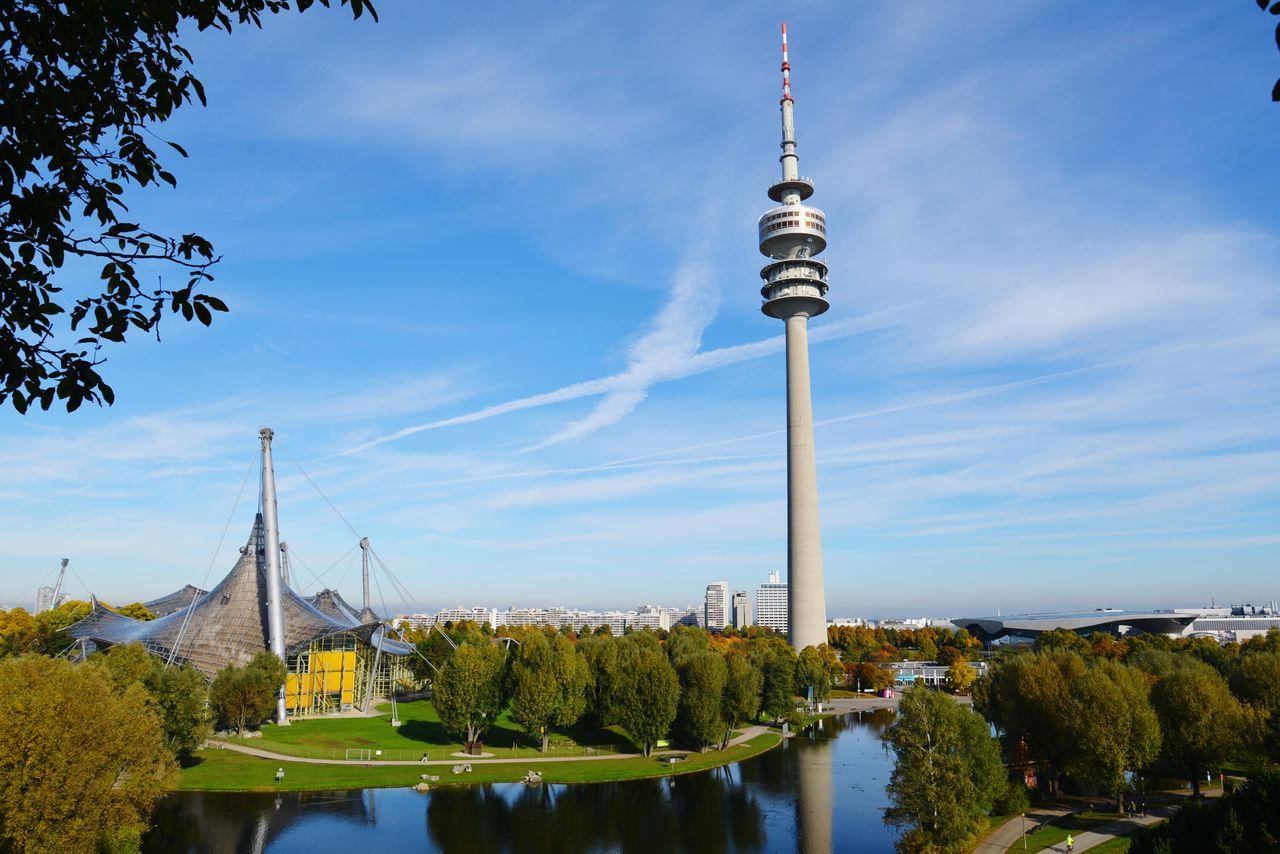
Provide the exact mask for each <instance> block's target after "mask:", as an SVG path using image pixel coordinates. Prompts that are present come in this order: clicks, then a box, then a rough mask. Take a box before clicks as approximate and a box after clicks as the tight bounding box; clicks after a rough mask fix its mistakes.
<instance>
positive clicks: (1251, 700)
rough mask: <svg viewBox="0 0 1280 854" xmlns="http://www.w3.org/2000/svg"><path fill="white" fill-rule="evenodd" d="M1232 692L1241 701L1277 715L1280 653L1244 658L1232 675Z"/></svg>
mask: <svg viewBox="0 0 1280 854" xmlns="http://www.w3.org/2000/svg"><path fill="white" fill-rule="evenodd" d="M1231 690H1232V692H1233V693H1234V694H1235V695H1236V696H1237V697H1239V698H1240V699H1241V701H1243V702H1245V703H1248V704H1250V705H1251V706H1255V707H1257V708H1259V709H1265V710H1267V711H1269V712H1271V713H1272V714H1275V712H1276V710H1278V709H1280V653H1276V652H1255V653H1251V654H1249V655H1245V656H1244V657H1242V658H1241V659H1240V664H1239V665H1238V666H1237V667H1236V670H1235V672H1234V673H1232V674H1231Z"/></svg>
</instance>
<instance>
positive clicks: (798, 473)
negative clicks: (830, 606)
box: [759, 23, 829, 651]
mask: <svg viewBox="0 0 1280 854" xmlns="http://www.w3.org/2000/svg"><path fill="white" fill-rule="evenodd" d="M780 103H781V107H782V156H781V157H780V158H779V160H780V161H781V163H782V178H781V180H779V181H777V182H776V183H775V184H774V185H773V186H772V187H770V188H769V198H770V199H772V200H773V201H775V202H778V205H777V207H773V208H770V209H769V210H767V211H765V212H764V214H763V215H762V216H761V217H760V221H759V236H760V252H761V254H763V255H765V256H767V257H768V258H770V259H771V260H770V261H769V263H767V264H765V266H764V268H763V269H762V270H761V271H760V278H761V279H763V280H764V286H763V287H762V288H761V289H760V295H761V296H762V297H764V303H763V305H762V306H761V310H762V311H763V312H764V313H765V314H767V315H769V316H770V317H776V318H778V319H779V320H782V321H785V322H786V333H787V583H788V591H787V592H788V597H787V598H788V603H787V604H788V611H789V622H788V633H789V638H788V640H789V641H790V643H791V646H792V647H794V648H795V649H796V650H797V651H799V650H801V649H804V648H805V647H806V646H818V645H820V644H824V643H826V642H827V606H826V592H825V589H824V583H823V577H822V534H821V529H820V526H819V520H818V481H817V473H816V463H815V459H814V449H813V403H812V400H811V397H810V392H809V331H808V323H809V318H810V317H817V316H818V315H819V314H822V313H823V312H824V311H826V310H827V308H829V303H828V302H827V265H826V264H824V263H823V262H821V261H819V260H817V259H816V258H815V257H814V256H815V255H818V254H820V253H821V252H822V250H824V249H826V248H827V216H826V214H824V213H823V212H822V211H821V210H819V209H818V208H815V207H812V206H810V205H806V204H804V202H805V201H806V200H807V199H808V198H809V197H810V196H812V195H813V190H814V187H813V181H812V180H810V179H809V178H806V177H804V176H802V175H801V174H800V158H799V155H797V154H796V131H795V103H794V101H793V100H792V98H791V63H790V61H789V57H788V54H787V25H786V24H785V23H784V24H783V25H782V101H781V102H780Z"/></svg>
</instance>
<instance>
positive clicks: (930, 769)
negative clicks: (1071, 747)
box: [884, 686, 1008, 852]
mask: <svg viewBox="0 0 1280 854" xmlns="http://www.w3.org/2000/svg"><path fill="white" fill-rule="evenodd" d="M884 738H885V741H887V742H888V744H889V746H890V747H891V748H892V749H893V752H894V754H895V755H896V757H897V762H896V764H895V765H894V769H893V776H892V777H891V778H890V781H889V785H888V787H887V788H888V792H889V801H890V807H889V809H888V810H887V811H886V813H885V821H887V822H889V823H890V824H893V825H895V826H898V827H905V828H907V829H908V830H907V832H906V833H905V834H903V836H902V838H901V839H900V840H899V842H898V850H899V851H913V852H914V851H958V850H960V849H961V848H962V847H963V846H964V844H965V843H966V842H967V841H968V840H969V839H971V838H972V837H973V836H974V835H975V833H976V832H977V831H979V830H980V829H981V828H982V827H984V826H985V817H986V816H987V815H989V814H990V812H991V810H992V808H993V807H994V805H995V803H996V801H997V800H998V799H999V798H1000V797H1001V796H1002V795H1003V794H1004V793H1005V791H1006V790H1007V788H1008V782H1007V780H1006V778H1005V771H1004V766H1003V765H1002V764H1001V762H1000V748H999V746H998V745H997V744H996V741H995V739H994V738H992V737H991V735H990V734H989V733H988V731H987V726H986V724H985V723H984V722H983V720H982V718H980V717H979V716H978V715H976V714H974V713H973V712H971V711H970V710H968V709H966V708H965V707H963V706H961V705H959V704H958V703H956V702H955V701H954V700H952V699H950V698H949V697H947V696H946V695H945V694H940V693H938V692H937V691H931V690H929V689H928V688H925V687H923V686H915V687H912V688H909V689H908V690H907V691H906V692H905V693H903V695H902V699H901V701H900V702H899V704H898V719H897V722H896V723H894V725H893V726H892V727H890V728H889V729H888V730H887V731H886V732H885V735H884Z"/></svg>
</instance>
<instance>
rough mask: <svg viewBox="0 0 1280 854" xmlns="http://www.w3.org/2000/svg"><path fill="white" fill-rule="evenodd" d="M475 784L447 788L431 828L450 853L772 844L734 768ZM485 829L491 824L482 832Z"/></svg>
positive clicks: (432, 808)
mask: <svg viewBox="0 0 1280 854" xmlns="http://www.w3.org/2000/svg"><path fill="white" fill-rule="evenodd" d="M498 789H505V790H507V791H508V792H510V789H511V787H510V786H501V787H499V786H474V787H468V788H458V789H439V790H436V791H435V792H433V793H432V796H431V799H430V801H429V802H428V804H427V834H428V836H429V837H430V839H431V841H432V842H433V843H434V844H435V845H437V846H438V847H439V848H440V849H441V850H443V851H468V850H475V851H511V852H515V854H540V853H541V852H553V851H554V852H563V851H587V850H601V849H605V850H622V851H699V852H708V854H722V853H724V852H730V851H758V850H761V849H762V848H763V847H764V841H765V830H764V815H763V811H762V810H761V809H760V806H759V804H758V803H757V802H756V798H755V796H754V795H753V794H752V793H751V792H749V791H747V790H745V789H743V788H742V786H741V785H740V784H739V783H737V782H735V780H734V778H733V774H732V773H731V771H730V769H719V770H717V771H714V772H711V773H706V774H690V775H688V776H680V777H671V778H666V779H659V780H638V781H631V782H627V783H622V784H618V783H600V784H595V785H578V786H552V785H544V786H531V787H524V788H523V789H522V790H517V791H516V792H515V793H514V794H512V796H510V797H503V796H502V795H501V794H500V793H499V792H498V791H496V790H498ZM481 828H483V830H481Z"/></svg>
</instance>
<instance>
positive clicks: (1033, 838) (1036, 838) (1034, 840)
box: [1015, 810, 1127, 854]
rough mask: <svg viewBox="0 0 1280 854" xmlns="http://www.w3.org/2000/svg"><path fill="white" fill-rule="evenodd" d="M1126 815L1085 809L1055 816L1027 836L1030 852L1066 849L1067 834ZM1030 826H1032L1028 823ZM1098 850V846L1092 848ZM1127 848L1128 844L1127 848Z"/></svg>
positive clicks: (1079, 832)
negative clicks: (1058, 816)
mask: <svg viewBox="0 0 1280 854" xmlns="http://www.w3.org/2000/svg"><path fill="white" fill-rule="evenodd" d="M1125 817H1126V816H1124V815H1121V814H1120V813H1117V812H1093V811H1090V810H1085V811H1083V812H1078V813H1073V814H1072V815H1064V816H1061V817H1060V818H1055V819H1054V820H1053V821H1052V822H1050V823H1049V824H1046V825H1044V826H1043V827H1041V828H1040V829H1039V830H1037V831H1035V832H1034V833H1032V834H1031V835H1030V836H1028V837H1027V851H1028V854H1032V852H1036V851H1044V850H1045V849H1047V848H1056V849H1057V850H1059V851H1066V850H1067V848H1066V845H1065V844H1064V843H1066V841H1067V834H1068V833H1070V834H1071V835H1072V836H1079V835H1080V834H1081V833H1083V832H1084V831H1086V830H1093V829H1094V828H1095V827H1101V826H1102V825H1104V824H1110V823H1111V822H1113V821H1119V820H1120V819H1122V818H1125ZM1028 826H1030V825H1029V824H1028ZM1015 849H1016V850H1018V851H1021V850H1022V846H1021V845H1017V846H1015ZM1090 850H1091V851H1096V850H1097V849H1096V848H1093V849H1090ZM1120 850H1127V845H1126V848H1125V849H1120Z"/></svg>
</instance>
